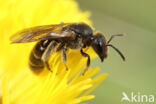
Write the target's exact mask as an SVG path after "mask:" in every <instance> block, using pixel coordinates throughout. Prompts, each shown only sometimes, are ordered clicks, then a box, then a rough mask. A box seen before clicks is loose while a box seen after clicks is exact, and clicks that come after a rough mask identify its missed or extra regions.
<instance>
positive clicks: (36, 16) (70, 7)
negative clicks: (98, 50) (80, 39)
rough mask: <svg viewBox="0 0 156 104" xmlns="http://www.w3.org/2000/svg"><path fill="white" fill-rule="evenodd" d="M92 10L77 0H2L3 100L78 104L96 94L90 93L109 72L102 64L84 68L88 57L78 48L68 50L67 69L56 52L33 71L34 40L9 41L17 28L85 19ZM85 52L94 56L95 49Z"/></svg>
mask: <svg viewBox="0 0 156 104" xmlns="http://www.w3.org/2000/svg"><path fill="white" fill-rule="evenodd" d="M88 17H89V12H82V11H81V10H79V8H78V5H77V3H76V2H75V1H74V0H0V47H1V51H0V59H1V60H0V83H1V84H0V85H1V87H0V92H1V100H2V104H77V103H80V102H83V101H86V100H89V99H92V98H94V95H90V94H89V93H90V92H91V91H92V90H93V89H94V88H95V87H96V86H97V85H98V84H99V83H101V81H102V80H103V79H104V78H105V77H106V76H107V74H101V75H98V76H95V74H96V73H98V72H99V68H91V69H89V70H88V71H87V72H86V73H85V75H84V76H82V75H81V72H82V71H83V70H84V67H85V65H86V58H84V57H82V55H81V54H80V52H79V51H73V50H68V52H67V59H68V60H67V66H68V68H69V70H68V71H66V69H65V66H64V64H63V63H62V61H61V53H60V52H56V53H53V54H52V56H51V58H50V61H49V63H50V66H51V67H52V70H53V72H50V71H49V70H47V69H43V71H42V72H41V73H40V74H34V73H33V72H32V70H30V69H29V67H28V57H29V53H30V51H31V49H32V47H33V46H34V44H35V43H27V44H10V41H9V37H10V36H11V35H12V34H14V33H16V32H17V31H19V30H21V29H24V28H28V27H33V26H38V25H48V24H59V23H60V22H65V23H66V22H80V21H81V22H85V23H87V24H90V25H91V22H90V21H89V20H88ZM85 52H87V53H88V54H90V55H91V58H95V57H96V55H95V53H94V52H93V51H92V49H90V48H89V49H86V50H85Z"/></svg>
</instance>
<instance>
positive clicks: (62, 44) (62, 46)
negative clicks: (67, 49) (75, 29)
mask: <svg viewBox="0 0 156 104" xmlns="http://www.w3.org/2000/svg"><path fill="white" fill-rule="evenodd" d="M64 46H65V43H63V42H62V43H61V44H60V45H59V46H58V47H57V49H56V51H60V50H62V49H63V48H64Z"/></svg>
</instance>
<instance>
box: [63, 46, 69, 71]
mask: <svg viewBox="0 0 156 104" xmlns="http://www.w3.org/2000/svg"><path fill="white" fill-rule="evenodd" d="M66 50H67V49H66V48H62V61H63V63H64V65H65V67H66V70H68V67H67V65H66V62H67V55H66Z"/></svg>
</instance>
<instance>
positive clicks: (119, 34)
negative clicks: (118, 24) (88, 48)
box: [107, 34, 124, 44]
mask: <svg viewBox="0 0 156 104" xmlns="http://www.w3.org/2000/svg"><path fill="white" fill-rule="evenodd" d="M116 36H124V34H115V35H112V36H111V37H110V39H109V40H108V42H107V44H109V43H110V42H111V40H112V39H113V38H114V37H116Z"/></svg>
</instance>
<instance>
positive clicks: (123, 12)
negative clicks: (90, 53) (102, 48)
mask: <svg viewBox="0 0 156 104" xmlns="http://www.w3.org/2000/svg"><path fill="white" fill-rule="evenodd" d="M78 2H79V4H80V7H81V8H82V9H83V10H89V11H91V13H92V16H91V19H92V21H93V24H94V28H95V29H96V30H100V31H101V32H103V33H104V35H105V37H106V38H107V40H108V39H109V37H110V36H111V35H112V34H117V33H126V36H125V37H116V38H115V39H114V40H113V41H112V44H113V45H114V46H116V47H117V48H119V49H120V51H121V52H123V53H124V55H125V56H126V62H122V60H121V58H120V56H119V55H118V54H117V53H116V52H115V51H114V50H113V49H111V48H109V55H108V58H107V59H106V60H105V61H104V63H101V62H100V60H99V59H96V60H93V62H92V66H100V67H101V70H102V72H107V73H109V76H108V78H107V79H106V80H105V81H104V82H103V83H102V85H101V86H99V88H97V89H96V90H95V91H94V92H93V93H95V94H96V98H95V99H94V100H92V101H90V103H92V104H103V103H107V104H120V103H121V102H120V101H121V98H122V92H123V91H125V92H127V93H128V92H129V93H131V92H132V91H134V92H136V93H138V92H141V93H142V94H153V95H155V96H156V83H155V81H154V80H155V79H156V76H155V75H156V64H155V62H156V55H155V53H156V46H155V45H156V41H155V39H156V35H155V33H156V29H155V26H156V13H155V11H156V6H155V4H156V1H154V0H78Z"/></svg>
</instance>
